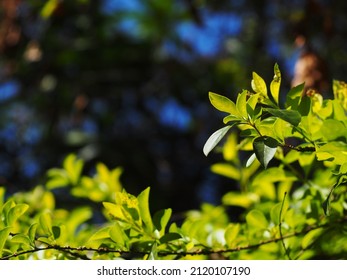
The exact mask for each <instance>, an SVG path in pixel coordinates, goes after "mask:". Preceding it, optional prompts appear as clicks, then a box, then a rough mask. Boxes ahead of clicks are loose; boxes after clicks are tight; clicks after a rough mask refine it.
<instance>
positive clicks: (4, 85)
mask: <svg viewBox="0 0 347 280" xmlns="http://www.w3.org/2000/svg"><path fill="white" fill-rule="evenodd" d="M346 13H347V2H346V1H342V0H340V1H328V0H306V1H302V0H291V1H282V0H218V1H207V0H205V1H204V0H175V1H170V0H69V1H67V0H65V1H64V0H48V1H41V0H40V1H39V0H28V1H24V0H0V185H4V186H6V187H7V190H8V192H10V193H13V192H16V191H18V190H27V189H29V188H32V187H33V186H35V185H36V184H39V183H41V182H44V179H45V172H46V170H47V169H48V168H51V167H56V166H60V165H61V162H62V160H63V158H64V157H65V156H66V155H67V154H69V153H76V154H78V155H79V156H80V157H81V158H83V159H84V160H85V161H86V172H87V173H89V174H93V172H94V170H93V166H95V163H96V162H99V161H101V162H104V163H105V164H106V165H107V166H108V167H109V168H114V167H117V166H121V167H122V168H123V170H124V172H123V174H122V176H121V181H122V183H123V186H124V187H125V188H126V190H127V191H128V192H130V193H134V194H136V193H138V192H139V191H141V190H143V189H144V188H145V187H147V186H151V187H152V191H151V197H152V198H151V199H152V201H151V202H152V204H153V207H154V208H162V207H172V208H173V210H174V211H184V210H187V209H191V208H195V207H198V205H199V204H200V203H201V202H210V203H216V204H217V203H219V199H220V195H221V193H223V192H224V191H225V190H230V189H232V188H235V186H234V183H233V182H232V181H229V180H227V179H223V178H222V177H220V176H217V175H214V174H213V173H212V172H211V171H210V168H209V166H210V165H211V164H212V163H214V162H216V161H219V160H222V157H221V155H220V154H218V153H211V155H209V157H207V158H206V157H205V156H204V155H203V153H202V147H203V145H204V143H205V141H206V140H207V138H208V137H209V136H210V134H212V132H214V131H215V130H217V129H218V128H220V127H221V126H222V122H221V115H220V114H219V113H218V111H216V110H215V109H213V107H212V106H211V105H210V103H209V100H208V91H213V92H216V93H219V94H222V95H226V96H228V97H230V98H234V97H235V96H236V94H237V93H238V92H240V91H241V90H242V89H243V88H250V80H251V75H252V71H256V72H257V73H258V74H260V75H261V76H262V77H263V78H264V79H265V80H266V81H267V82H270V81H271V80H272V77H273V65H274V63H275V62H277V63H278V64H279V66H280V69H281V71H282V75H283V82H282V91H284V92H285V91H286V90H288V89H289V87H290V86H291V85H295V84H298V83H301V82H303V81H306V82H307V84H308V85H310V86H312V87H316V88H317V89H318V90H320V91H321V92H322V93H324V94H326V95H327V96H329V94H331V93H330V91H331V90H330V85H331V79H332V77H333V78H335V79H340V80H344V81H346V80H347V77H346V73H347V17H346ZM295 65H297V67H295Z"/></svg>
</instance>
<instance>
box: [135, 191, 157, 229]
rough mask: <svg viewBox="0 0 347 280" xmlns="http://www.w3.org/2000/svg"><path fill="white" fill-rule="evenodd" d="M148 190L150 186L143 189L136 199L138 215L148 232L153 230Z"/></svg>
mask: <svg viewBox="0 0 347 280" xmlns="http://www.w3.org/2000/svg"><path fill="white" fill-rule="evenodd" d="M149 191H150V188H149V187H148V188H146V189H145V190H144V191H142V192H141V193H140V194H139V195H138V197H137V199H138V202H139V210H140V216H141V219H142V221H143V222H144V224H145V225H146V231H147V232H148V233H152V232H153V222H152V217H151V213H150V211H149V202H148V201H149Z"/></svg>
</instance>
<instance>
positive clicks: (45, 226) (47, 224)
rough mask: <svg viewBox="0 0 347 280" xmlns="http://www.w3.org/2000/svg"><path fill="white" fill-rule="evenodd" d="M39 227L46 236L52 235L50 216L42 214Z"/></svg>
mask: <svg viewBox="0 0 347 280" xmlns="http://www.w3.org/2000/svg"><path fill="white" fill-rule="evenodd" d="M40 226H41V228H42V230H43V232H44V233H45V234H47V236H51V235H53V232H52V218H51V215H50V214H49V213H43V214H42V215H41V216H40Z"/></svg>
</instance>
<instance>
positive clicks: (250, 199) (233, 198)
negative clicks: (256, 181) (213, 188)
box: [222, 192, 259, 209]
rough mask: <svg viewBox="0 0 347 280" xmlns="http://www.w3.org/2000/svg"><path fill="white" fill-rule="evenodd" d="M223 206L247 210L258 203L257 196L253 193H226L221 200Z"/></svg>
mask: <svg viewBox="0 0 347 280" xmlns="http://www.w3.org/2000/svg"><path fill="white" fill-rule="evenodd" d="M222 202H223V205H229V206H239V207H243V208H246V209H247V208H249V207H251V206H252V205H254V204H255V203H257V202H259V196H258V195H256V194H255V193H239V192H228V193H226V194H225V195H224V196H223V198H222Z"/></svg>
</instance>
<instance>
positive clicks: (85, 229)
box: [0, 64, 347, 259]
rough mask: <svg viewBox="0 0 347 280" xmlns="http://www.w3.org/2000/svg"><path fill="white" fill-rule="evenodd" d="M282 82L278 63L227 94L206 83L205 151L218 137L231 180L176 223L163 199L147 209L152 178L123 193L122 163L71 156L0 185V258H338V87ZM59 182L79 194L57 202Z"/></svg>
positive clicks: (342, 112) (344, 171)
mask: <svg viewBox="0 0 347 280" xmlns="http://www.w3.org/2000/svg"><path fill="white" fill-rule="evenodd" d="M280 84H281V73H280V70H279V67H278V65H277V64H276V65H275V67H274V78H273V80H272V81H271V83H270V86H269V88H268V87H267V85H266V83H265V81H264V80H263V79H262V78H261V77H260V76H259V75H258V74H257V73H253V79H252V83H251V87H252V91H249V90H243V91H242V92H241V93H239V94H238V96H237V99H236V102H233V101H232V100H230V99H229V98H227V97H225V96H222V95H219V94H216V93H212V92H210V93H209V98H210V101H211V103H212V105H213V106H214V107H215V108H216V109H218V110H219V111H222V112H224V113H226V115H225V117H224V118H223V123H224V127H222V128H220V129H218V130H217V131H216V132H215V133H213V134H212V135H211V137H210V138H209V139H208V140H207V142H206V144H205V146H204V148H203V152H204V153H205V155H208V154H209V153H210V152H211V151H212V150H213V149H215V148H216V147H217V148H216V151H217V152H220V153H222V155H223V158H224V161H223V162H220V163H215V164H213V165H212V166H211V170H212V171H213V172H215V173H217V174H220V175H222V176H227V177H228V178H230V179H232V182H234V183H235V184H237V186H238V188H239V190H237V191H230V192H228V193H226V194H224V195H223V197H222V201H221V205H220V206H213V205H209V204H203V205H201V209H199V210H192V211H188V212H187V213H186V216H185V218H184V221H183V222H182V224H176V223H174V222H172V221H171V214H172V211H171V209H169V208H168V209H163V210H160V211H158V212H156V213H154V214H153V215H152V213H151V212H150V205H149V195H150V188H147V189H145V190H143V191H142V192H141V193H140V194H139V195H138V196H134V195H132V194H130V193H128V192H126V190H125V189H124V188H123V187H122V185H121V183H120V180H119V178H120V175H121V169H120V168H116V169H113V170H109V169H108V168H107V167H106V166H105V165H103V164H101V163H100V164H97V166H96V175H95V176H92V177H91V176H86V175H83V165H84V163H83V161H82V160H81V159H78V158H77V157H76V156H75V155H69V156H67V158H66V159H65V161H64V163H63V167H62V168H54V169H51V170H49V171H48V172H47V182H46V183H45V184H44V186H37V187H35V188H34V189H33V190H32V191H30V192H26V193H24V192H23V193H16V194H14V195H12V196H10V197H7V198H6V199H5V188H1V189H0V209H1V214H0V215H1V219H0V259H118V258H119V259H211V258H213V259H216V258H217V259H229V258H230V259H314V258H324V259H343V258H345V256H346V252H347V237H346V236H347V235H346V231H347V225H346V222H347V216H346V209H347V203H346V181H347V143H346V140H347V139H346V137H347V118H346V110H347V104H346V102H347V101H346V100H347V86H346V84H344V83H343V82H340V81H334V82H333V93H334V99H332V100H330V99H323V97H322V96H321V95H320V94H319V93H318V92H315V91H314V90H309V91H307V92H304V85H303V84H302V85H298V86H296V87H294V88H292V89H291V90H290V91H289V92H288V93H287V94H286V95H282V94H280ZM281 96H283V97H284V98H282V97H281ZM282 99H283V102H281V100H282ZM225 138H226V139H225ZM222 139H223V141H224V139H225V141H224V142H223V143H222V141H221V140H222ZM221 143H222V145H219V144H221ZM59 188H63V189H64V190H69V193H70V197H71V198H74V199H75V200H73V201H74V202H76V201H79V203H78V204H77V203H75V204H74V203H72V205H73V206H71V205H65V206H64V207H63V206H59V207H57V206H56V198H58V197H59V195H61V193H60V192H59ZM77 198H78V200H77ZM81 199H82V200H81ZM101 205H102V206H103V207H102V208H101V207H100V206H101ZM100 208H101V210H100ZM236 208H237V209H241V210H242V211H241V214H240V215H239V214H237V216H236V211H234V210H235V209H236ZM99 211H100V213H102V214H103V216H104V219H103V220H102V221H100V220H99V219H97V220H95V214H96V213H98V212H99ZM239 212H240V211H237V213H239ZM230 215H233V216H234V217H233V222H232V221H231V219H230Z"/></svg>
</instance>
